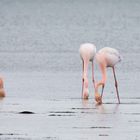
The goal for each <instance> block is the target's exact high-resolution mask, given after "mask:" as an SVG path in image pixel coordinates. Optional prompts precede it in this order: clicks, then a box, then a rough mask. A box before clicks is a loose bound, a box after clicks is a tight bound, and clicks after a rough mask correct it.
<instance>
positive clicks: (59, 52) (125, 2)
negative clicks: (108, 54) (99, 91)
mask: <svg viewBox="0 0 140 140" xmlns="http://www.w3.org/2000/svg"><path fill="white" fill-rule="evenodd" d="M139 25H140V1H139V0H133V1H132V0H106V1H104V0H98V1H97V0H20V1H19V0H12V1H11V0H1V1H0V75H1V76H2V77H3V78H4V84H5V91H6V96H7V97H6V98H5V99H3V100H2V101H1V102H0V103H1V106H0V116H1V117H0V118H1V119H0V120H1V122H2V124H1V126H0V138H1V139H17V138H24V139H39V138H40V139H92V138H93V137H95V138H96V139H102V138H106V139H112V137H113V136H114V135H115V134H116V133H117V134H118V135H117V137H116V139H118V138H119V139H127V140H128V139H131V140H132V139H134V140H136V139H140V135H139V133H138V131H139V130H140V126H139V122H140V119H139V113H140V110H139V104H140V100H139V99H140V94H139V91H140V87H139V83H140V80H139V79H140V64H139V62H140V27H139ZM85 42H91V43H94V44H95V45H96V46H97V50H99V49H100V48H102V47H113V48H116V49H118V50H119V51H120V53H121V55H122V57H123V60H122V62H120V63H119V64H118V65H117V66H116V74H117V79H118V84H119V92H120V98H121V102H122V104H121V105H120V106H119V107H117V106H116V104H115V103H117V98H116V93H115V88H114V81H113V75H112V71H111V69H108V79H107V83H106V87H105V94H104V104H103V105H102V106H101V107H97V106H96V105H95V102H94V90H93V85H92V80H91V66H89V71H88V76H89V83H90V100H89V102H88V101H87V102H86V103H84V105H83V103H82V101H81V99H80V97H81V75H82V70H81V69H82V66H81V60H80V57H79V54H78V49H79V46H80V44H81V43H85ZM95 76H96V79H98V80H99V79H100V78H101V75H100V71H99V70H98V66H97V65H96V66H95ZM83 106H84V107H83ZM116 107H117V111H116V110H115V111H114V109H116ZM83 108H85V109H83ZM103 108H106V109H103ZM21 111H33V112H35V113H36V114H34V115H33V114H32V115H30V116H28V117H27V116H26V114H23V116H22V115H21V114H20V115H19V114H18V112H21ZM73 111H74V113H71V112H73ZM51 112H52V113H51ZM82 112H83V113H82ZM114 112H115V113H114ZM132 115H133V119H132ZM15 118H16V120H17V122H16V121H15V120H14V119H15ZM107 118H108V120H107ZM75 119H79V121H77V122H76V120H75ZM125 119H126V120H125ZM22 120H23V122H22ZM31 120H32V121H31ZM40 120H42V122H41V121H40ZM96 120H97V121H96ZM30 121H31V122H30ZM116 121H118V123H120V124H121V125H120V126H119V125H117V124H116ZM26 122H30V124H29V127H28V126H27V124H26ZM92 123H93V124H94V125H90V124H92ZM14 124H16V125H14ZM45 124H46V125H45ZM37 125H38V126H39V127H37ZM132 125H133V126H134V128H133V130H132V129H131V126H132ZM7 126H9V127H7ZM47 126H48V127H47ZM115 126H116V127H115ZM33 127H34V128H35V130H33V129H32V128H33ZM126 128H127V129H126ZM67 129H69V130H70V132H68V131H67ZM83 133H84V134H85V135H83ZM128 133H129V135H128ZM49 134H50V135H49Z"/></svg>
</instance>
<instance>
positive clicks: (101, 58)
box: [95, 54, 107, 93]
mask: <svg viewBox="0 0 140 140" xmlns="http://www.w3.org/2000/svg"><path fill="white" fill-rule="evenodd" d="M96 61H97V63H98V64H99V68H100V71H101V75H102V79H101V80H100V81H99V82H96V84H95V93H97V92H98V88H99V86H101V85H104V84H105V82H106V79H107V75H106V66H107V64H106V59H105V57H104V55H103V54H98V55H97V56H96Z"/></svg>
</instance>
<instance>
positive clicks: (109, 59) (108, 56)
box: [98, 47, 121, 67]
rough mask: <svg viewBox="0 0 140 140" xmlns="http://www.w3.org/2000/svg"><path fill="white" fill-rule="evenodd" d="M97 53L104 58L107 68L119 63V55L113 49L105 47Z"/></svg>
mask: <svg viewBox="0 0 140 140" xmlns="http://www.w3.org/2000/svg"><path fill="white" fill-rule="evenodd" d="M98 53H99V54H102V55H103V56H104V57H105V61H106V65H107V67H113V66H115V65H116V64H117V63H118V62H120V61H121V56H120V53H119V52H118V50H116V49H114V48H110V47H105V48H102V49H100V50H99V51H98Z"/></svg>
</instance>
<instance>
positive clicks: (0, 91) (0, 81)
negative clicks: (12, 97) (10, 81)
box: [0, 78, 5, 97]
mask: <svg viewBox="0 0 140 140" xmlns="http://www.w3.org/2000/svg"><path fill="white" fill-rule="evenodd" d="M0 97H5V91H4V84H3V79H2V78H0Z"/></svg>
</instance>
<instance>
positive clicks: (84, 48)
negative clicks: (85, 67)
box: [79, 43, 96, 61]
mask: <svg viewBox="0 0 140 140" xmlns="http://www.w3.org/2000/svg"><path fill="white" fill-rule="evenodd" d="M79 53H80V56H81V59H82V60H85V59H87V60H88V61H93V58H94V56H95V54H96V47H95V45H94V44H91V43H84V44H82V45H81V46H80V49H79Z"/></svg>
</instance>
